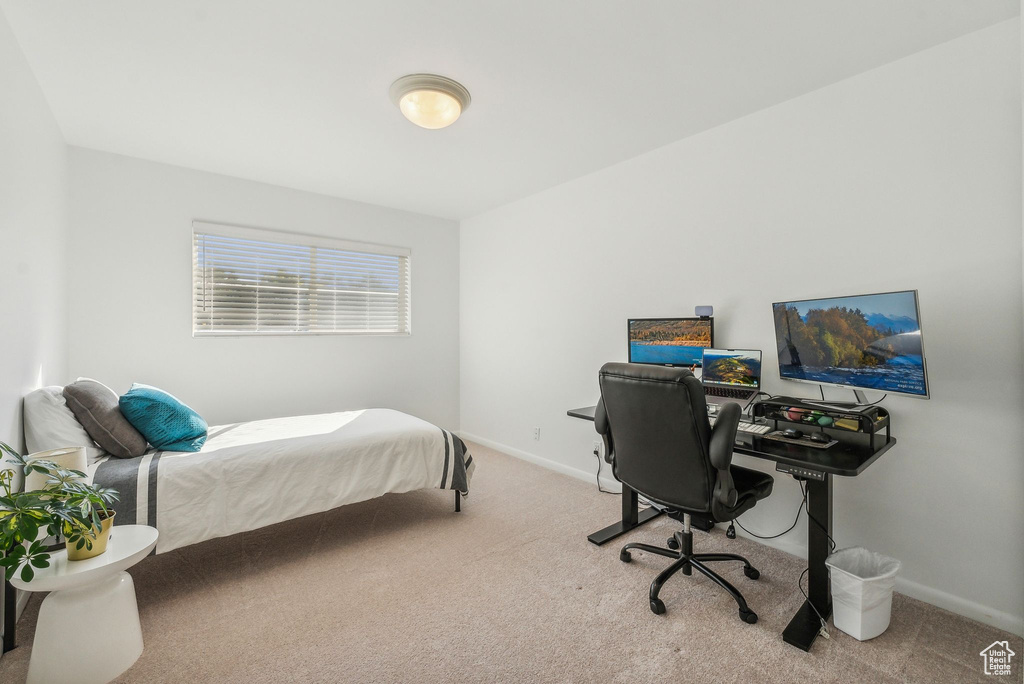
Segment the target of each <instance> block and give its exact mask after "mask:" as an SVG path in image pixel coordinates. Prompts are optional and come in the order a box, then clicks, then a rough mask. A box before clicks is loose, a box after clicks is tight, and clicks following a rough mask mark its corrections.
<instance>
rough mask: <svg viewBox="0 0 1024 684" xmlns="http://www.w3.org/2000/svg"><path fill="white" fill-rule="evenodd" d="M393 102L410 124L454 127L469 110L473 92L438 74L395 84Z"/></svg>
mask: <svg viewBox="0 0 1024 684" xmlns="http://www.w3.org/2000/svg"><path fill="white" fill-rule="evenodd" d="M391 100H392V101H393V102H394V103H395V104H396V105H398V108H399V109H400V110H402V114H403V115H405V118H406V119H408V120H409V121H412V122H413V123H414V124H416V125H417V126H422V127H423V128H431V129H437V128H444V127H445V126H451V125H452V124H453V123H455V120H456V119H458V118H459V115H460V114H462V112H464V111H465V110H466V108H468V107H469V102H470V97H469V91H468V90H466V88H465V87H464V86H463V85H462V84H461V83H458V82H456V81H453V80H452V79H450V78H445V77H444V76H437V75H435V74H409V75H408V76H403V77H402V78H400V79H398V80H397V81H395V82H394V83H392V84H391Z"/></svg>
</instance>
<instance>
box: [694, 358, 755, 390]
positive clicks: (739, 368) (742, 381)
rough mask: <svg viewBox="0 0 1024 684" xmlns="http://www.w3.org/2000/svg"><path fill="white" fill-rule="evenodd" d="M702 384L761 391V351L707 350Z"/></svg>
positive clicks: (702, 372)
mask: <svg viewBox="0 0 1024 684" xmlns="http://www.w3.org/2000/svg"><path fill="white" fill-rule="evenodd" d="M703 366H704V370H703V371H701V378H700V380H701V382H702V383H704V384H705V385H715V386H718V387H736V388H743V389H759V388H760V387H761V350H760V349H705V350H704V364H703Z"/></svg>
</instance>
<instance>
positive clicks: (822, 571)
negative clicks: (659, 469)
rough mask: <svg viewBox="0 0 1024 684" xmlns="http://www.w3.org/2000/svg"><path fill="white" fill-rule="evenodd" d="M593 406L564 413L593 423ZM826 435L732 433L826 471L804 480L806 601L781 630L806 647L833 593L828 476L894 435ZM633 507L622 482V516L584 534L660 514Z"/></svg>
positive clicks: (753, 448) (867, 460)
mask: <svg viewBox="0 0 1024 684" xmlns="http://www.w3.org/2000/svg"><path fill="white" fill-rule="evenodd" d="M596 408H597V407H596V406H586V407H584V408H578V409H572V410H570V411H568V415H569V416H571V417H573V418H581V419H583V420H591V421H592V420H594V411H595V410H596ZM830 434H832V435H833V437H837V436H840V435H841V436H840V437H839V438H840V439H841V441H840V442H839V443H838V444H834V445H833V446H831V447H829V448H828V449H816V448H814V447H808V446H803V445H801V444H790V443H787V442H779V441H776V440H771V439H765V438H764V437H763V436H761V435H752V434H749V433H743V432H738V433H736V444H735V445H734V447H733V450H734V451H735V452H736V453H740V454H746V455H747V456H753V457H755V458H763V459H765V460H767V461H775V462H776V463H783V464H786V465H794V466H800V467H802V468H807V469H809V470H814V471H817V472H820V473H824V479H823V480H815V479H811V478H807V479H806V482H807V510H808V511H809V512H810V516H808V519H807V567H808V571H807V597H808V600H806V601H804V604H803V605H802V606H800V609H799V610H798V611H797V612H796V615H794V616H793V619H792V620H790V622H789V625H788V626H787V627H786V629H785V631H783V633H782V638H783V639H784V640H785V641H786V643H788V644H792V645H793V646H796V647H797V648H800V649H803V650H804V651H808V650H810V648H811V644H813V643H814V639H815V638H816V637H817V636H818V632H819V631H820V629H821V622H820V621H819V620H818V616H817V614H816V613H815V612H814V609H815V608H817V609H818V613H821V615H822V616H823V617H825V618H826V619H828V617H829V615H831V614H832V592H831V590H830V588H829V580H828V568H826V567H825V559H826V558H827V557H828V555H829V552H830V549H829V543H828V539H829V537H830V536H832V477H833V476H834V475H841V476H844V477H854V476H856V475H859V474H861V473H862V472H864V470H865V469H866V468H867V467H868V466H869V465H871V464H872V463H874V462H875V461H877V460H878V458H879V457H880V456H881V455H882V454H884V453H885V452H886V451H888V450H889V449H891V448H892V447H893V446H895V444H896V440H895V438H891V437H890V438H889V439H887V440H886V441H884V442H881V443H880V444H876V445H875V447H874V448H872V446H871V444H870V442H869V439H868V437H867V436H866V435H860V434H854V433H849V434H848V435H847V434H841V433H839V432H838V431H835V430H833V431H832V432H830ZM636 509H637V494H636V492H634V491H633V490H632V489H629V488H628V487H625V486H624V487H623V488H622V520H621V521H620V522H617V523H615V524H614V525H611V526H609V527H606V528H604V529H603V530H600V531H598V532H595V533H594V534H592V535H590V536H589V537H587V538H588V539H589V540H590V541H592V542H594V543H595V544H603V543H604V542H605V541H608V540H609V539H613V538H614V537H617V536H619V535H620V534H624V533H626V532H628V531H629V530H632V529H634V528H636V527H639V526H640V525H642V524H644V523H645V522H647V521H648V520H650V519H652V518H655V517H657V516H658V515H659V514H660V511H655V512H654V513H653V514H650V512H651V511H652V510H654V509H651V508H649V509H647V510H646V511H644V512H643V513H641V514H639V515H638V514H637V510H636ZM645 514H646V515H645ZM815 521H817V523H816V522H815ZM818 523H820V526H819V524H818ZM609 535H611V536H609ZM595 537H598V538H600V539H603V541H595ZM606 537H607V538H606ZM811 604H813V607H812V605H811Z"/></svg>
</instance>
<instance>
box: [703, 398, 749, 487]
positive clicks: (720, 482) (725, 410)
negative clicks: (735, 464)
mask: <svg viewBox="0 0 1024 684" xmlns="http://www.w3.org/2000/svg"><path fill="white" fill-rule="evenodd" d="M741 413H742V409H741V408H740V405H739V404H735V403H733V402H731V401H730V402H726V403H724V404H722V405H721V407H720V408H719V409H718V419H717V420H715V427H714V429H713V430H712V432H711V444H710V446H709V451H710V453H709V454H708V455H709V456H710V458H711V465H712V466H714V467H715V469H716V470H718V476H717V478H716V481H715V499H717V500H718V502H719V503H720V504H722V505H723V506H728V507H732V506H735V505H736V497H737V492H736V485H735V483H733V481H732V473H731V472H730V471H729V467H730V466H731V465H732V450H733V445H735V443H736V430H737V429H738V428H739V424H740V414H741Z"/></svg>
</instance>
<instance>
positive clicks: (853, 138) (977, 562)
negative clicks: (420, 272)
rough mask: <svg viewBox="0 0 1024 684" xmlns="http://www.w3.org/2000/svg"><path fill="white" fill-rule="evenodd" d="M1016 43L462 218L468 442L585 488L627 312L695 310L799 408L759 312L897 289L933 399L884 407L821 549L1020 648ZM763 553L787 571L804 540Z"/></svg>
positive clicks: (888, 73)
mask: <svg viewBox="0 0 1024 684" xmlns="http://www.w3.org/2000/svg"><path fill="white" fill-rule="evenodd" d="M1019 43H1020V34H1019V29H1018V21H1017V20H1012V21H1010V22H1006V23H1003V24H999V25H997V26H995V27H992V28H989V29H985V30H983V31H979V32H977V33H974V34H971V35H968V36H965V37H963V38H960V39H957V40H954V41H952V42H950V43H947V44H944V45H940V46H938V47H935V48H933V49H930V50H928V51H925V52H922V53H919V54H917V55H914V56H911V57H909V58H907V59H904V60H901V61H898V62H895V63H892V64H890V65H887V66H884V67H882V68H879V69H876V70H873V71H870V72H867V73H864V74H861V75H859V76H857V77H854V78H851V79H849V80H846V81H843V82H840V83H838V84H835V85H832V86H830V87H827V88H824V89H822V90H819V91H816V92H814V93H811V94H808V95H806V96H803V97H800V98H797V99H794V100H791V101H789V102H786V103H783V104H781V105H778V106H776V107H773V108H771V109H768V110H765V111H762V112H759V113H756V114H754V115H751V116H748V117H745V118H743V119H740V120H737V121H734V122H731V123H729V124H726V125H723V126H721V127H719V128H716V129H713V130H710V131H707V132H705V133H703V134H700V135H697V136H694V137H691V138H688V139H685V140H681V141H678V142H676V143H674V144H671V145H668V146H666V147H663V148H660V149H658V150H655V151H653V152H651V153H648V154H645V155H643V156H641V157H638V158H635V159H632V160H630V161H627V162H624V163H622V164H619V165H616V166H614V167H611V168H608V169H605V170H603V171H600V172H597V173H595V174H592V175H590V176H587V177H584V178H581V179H578V180H575V181H573V182H570V183H567V184H565V185H562V186H559V187H556V188H553V189H551V190H548V191H545V192H542V193H539V194H537V195H534V196H532V197H529V198H526V199H524V200H521V201H518V202H516V203H513V204H510V205H507V206H504V207H501V208H499V209H496V210H494V211H491V212H488V213H485V214H483V215H480V216H477V217H474V218H472V219H469V220H466V221H464V222H463V224H462V231H461V232H462V238H461V242H462V250H461V261H462V269H461V274H462V275H461V277H462V285H461V302H462V305H461V326H462V348H461V373H462V395H461V401H462V416H461V418H462V427H463V430H464V434H465V435H467V436H468V437H469V438H471V439H472V438H474V437H476V438H480V439H483V440H486V441H488V442H489V443H491V444H492V445H497V446H500V447H503V448H505V449H506V450H509V451H511V452H513V453H519V454H520V455H522V456H525V457H533V458H539V459H546V460H548V461H549V462H550V463H552V464H555V467H558V468H561V469H563V470H576V471H577V472H578V471H586V472H587V473H590V474H591V477H592V474H593V472H594V470H595V467H596V463H595V460H594V458H593V457H592V456H591V454H590V451H591V444H592V442H593V440H594V438H595V436H596V435H595V433H594V432H593V428H592V427H591V425H590V424H588V423H584V422H582V421H578V420H574V419H571V418H568V417H566V415H565V411H566V409H568V408H570V407H576V406H584V405H589V404H593V403H594V402H595V400H596V399H597V396H598V387H597V371H598V368H600V366H601V364H602V363H604V362H606V361H624V360H625V352H626V344H625V324H626V319H627V318H628V317H643V316H680V315H692V312H693V307H694V306H695V305H698V304H713V305H714V306H715V309H716V313H717V316H716V321H715V325H716V331H715V332H716V341H717V342H718V343H719V345H720V346H734V347H748V348H749V347H754V348H762V349H764V350H765V364H764V367H765V372H766V386H767V389H768V390H769V391H771V392H775V393H787V394H803V395H804V396H810V395H812V394H813V393H815V392H817V388H814V387H813V386H807V385H801V384H797V383H790V382H784V381H781V380H779V377H778V369H777V358H776V353H775V350H774V344H773V340H774V334H773V327H772V316H771V302H773V301H779V300H785V299H791V298H809V297H818V296H827V295H840V294H858V293H864V292H873V291H887V290H897V289H906V288H917V289H918V290H920V298H921V312H922V319H923V326H924V334H925V337H926V339H927V351H928V362H929V376H930V381H931V391H932V394H933V398H932V399H931V400H930V401H922V400H917V399H911V398H902V397H897V396H890V397H889V398H888V399H886V400H885V405H886V406H887V407H888V408H889V409H890V411H891V412H892V413H893V416H894V418H893V421H894V434H895V435H896V436H897V437H898V439H899V444H898V445H897V447H896V448H895V449H894V450H893V451H891V452H890V453H889V454H887V455H886V456H885V457H883V458H882V459H881V460H879V461H878V462H877V463H876V464H875V465H873V466H871V467H870V468H869V469H868V470H867V471H866V472H865V473H864V474H863V475H861V476H860V477H857V478H856V479H847V478H837V479H836V483H835V512H836V513H835V529H836V539H837V540H838V542H839V544H840V545H842V546H850V545H858V544H859V545H864V546H867V547H869V548H871V549H874V550H877V551H880V552H883V553H887V554H891V555H893V556H895V557H897V558H900V559H902V560H903V561H904V570H903V576H902V580H901V584H900V588H901V590H903V591H905V592H907V593H910V594H912V595H915V596H918V597H920V598H923V599H925V600H928V601H931V602H933V603H937V604H939V605H943V606H945V607H947V608H950V609H952V610H955V611H958V612H961V613H964V614H968V615H971V616H973V617H976V618H978V619H982V620H985V621H988V622H990V623H992V624H997V625H1000V626H1003V627H1007V628H1012V629H1015V630H1018V631H1019V630H1020V629H1021V627H1020V624H1021V623H1020V620H1021V616H1022V615H1024V592H1022V591H1021V583H1020V563H1021V561H1022V559H1024V506H1022V501H1024V497H1022V495H1021V486H1022V483H1024V454H1022V448H1021V443H1022V442H1021V440H1022V438H1024V434H1022V428H1021V422H1022V421H1021V416H1022V414H1024V397H1022V385H1024V377H1022V358H1024V353H1022V323H1021V311H1022V302H1021V294H1022V283H1021V250H1022V245H1021V121H1020V117H1021V99H1020V87H1021V81H1020V73H1019V69H1020V57H1019V49H1020V46H1019ZM636 125H643V122H642V121H637V122H636ZM730 270H732V271H733V273H732V274H731V275H726V274H727V272H728V271H730ZM826 392H827V394H828V395H829V396H832V397H836V398H839V397H842V398H852V394H851V393H849V392H847V391H843V390H831V391H830V390H826ZM879 396H880V395H877V394H875V395H874V397H875V398H877V397H879ZM535 426H539V427H541V428H542V433H541V434H542V438H541V440H540V441H534V440H533V428H534V427H535ZM736 462H737V463H739V464H741V465H744V466H748V467H758V468H761V469H765V470H768V471H771V470H772V468H771V467H770V466H766V465H765V464H763V463H759V462H756V461H755V460H754V459H750V458H747V457H743V456H737V457H736ZM798 504H799V489H798V487H797V485H796V484H795V483H794V482H793V481H792V480H791V479H789V478H787V477H784V476H778V477H776V489H775V494H774V495H773V496H772V497H771V498H770V499H768V500H766V501H764V502H762V503H761V504H759V505H758V506H757V508H756V509H754V510H753V511H751V512H750V513H748V514H746V515H745V516H744V517H743V522H744V523H745V524H746V525H747V526H748V527H749V528H750V529H752V530H754V531H758V532H760V533H773V532H776V531H779V530H781V529H784V528H785V527H786V526H788V525H789V524H790V522H791V521H792V518H793V515H794V513H795V511H796V509H797V506H798ZM606 522H611V521H605V520H599V519H594V520H593V521H592V526H593V527H594V528H596V527H599V526H600V525H601V524H602V523H606ZM586 531H589V530H582V529H581V530H580V533H581V534H582V533H583V532H586ZM779 545H780V546H781V547H782V548H787V549H789V550H794V551H796V552H799V553H803V552H804V549H805V527H804V524H801V526H800V527H799V528H798V531H797V532H795V533H793V534H791V535H789V536H787V537H785V538H783V539H782V540H780V543H779ZM783 579H785V578H783ZM790 579H792V581H793V582H794V583H795V582H796V578H795V577H794V578H790ZM794 587H795V584H794Z"/></svg>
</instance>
